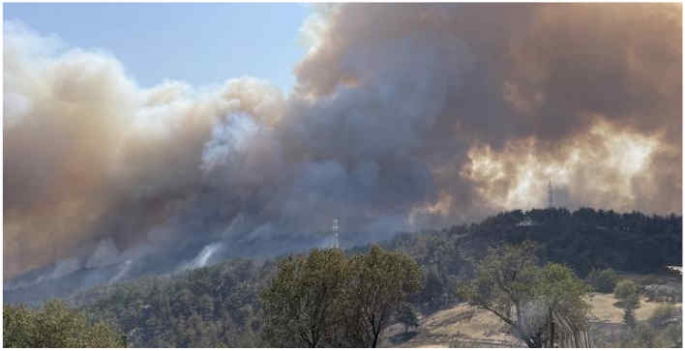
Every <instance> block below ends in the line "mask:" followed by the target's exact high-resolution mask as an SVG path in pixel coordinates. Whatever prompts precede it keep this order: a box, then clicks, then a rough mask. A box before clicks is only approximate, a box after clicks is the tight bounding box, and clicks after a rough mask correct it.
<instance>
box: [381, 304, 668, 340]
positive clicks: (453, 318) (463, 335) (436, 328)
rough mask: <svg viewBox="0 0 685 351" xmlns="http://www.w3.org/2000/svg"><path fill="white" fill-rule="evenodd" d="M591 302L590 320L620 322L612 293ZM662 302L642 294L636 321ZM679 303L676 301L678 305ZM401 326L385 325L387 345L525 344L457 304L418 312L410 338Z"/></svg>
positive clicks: (476, 311)
mask: <svg viewBox="0 0 685 351" xmlns="http://www.w3.org/2000/svg"><path fill="white" fill-rule="evenodd" d="M588 302H589V303H590V306H591V311H590V321H591V322H593V323H598V324H601V325H604V326H611V325H616V326H617V325H620V324H621V323H623V310H622V309H621V308H620V307H617V306H616V305H615V304H616V302H617V300H616V298H614V296H613V294H599V293H594V294H592V295H591V296H589V297H588ZM660 304H661V303H656V302H648V301H647V300H646V299H645V298H644V297H643V298H641V301H640V308H639V309H638V310H637V311H636V312H635V316H636V318H637V320H638V321H642V320H646V319H648V318H649V317H650V316H651V315H652V313H653V312H654V309H656V307H657V306H659V305H660ZM680 305H681V304H676V306H680ZM403 332H404V326H402V325H399V324H398V325H393V326H391V327H390V328H389V329H388V332H387V334H386V335H387V336H388V337H387V339H386V340H385V343H384V345H383V346H386V347H426V348H435V347H525V345H523V344H522V343H521V342H519V341H518V340H517V339H516V338H514V337H513V336H511V335H510V334H508V333H507V332H506V330H505V328H504V323H503V322H501V321H500V320H499V319H498V318H497V317H496V316H495V315H493V314H492V313H490V312H488V311H485V310H480V309H475V308H473V307H470V306H468V305H466V304H459V305H457V306H454V307H452V308H449V309H445V310H441V311H438V312H435V313H433V314H431V315H428V316H421V326H420V327H419V328H418V330H417V333H416V335H415V336H413V337H412V338H411V339H409V340H406V341H403V340H400V337H401V336H402V333H403Z"/></svg>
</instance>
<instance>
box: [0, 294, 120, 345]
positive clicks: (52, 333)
mask: <svg viewBox="0 0 685 351" xmlns="http://www.w3.org/2000/svg"><path fill="white" fill-rule="evenodd" d="M3 327H4V329H3V346H4V347H50V348H64V347H126V340H125V338H124V336H123V335H121V334H119V333H117V332H115V331H114V329H112V328H111V327H110V326H108V325H107V324H104V323H102V322H95V323H90V322H89V321H88V319H87V318H86V316H85V315H84V314H82V313H81V312H79V311H77V310H75V309H72V308H69V307H67V305H66V304H64V303H63V302H61V301H59V300H52V301H49V302H47V303H45V304H44V305H43V306H42V307H41V308H39V309H36V310H32V309H29V308H26V307H25V306H18V307H14V306H9V305H5V306H4V308H3Z"/></svg>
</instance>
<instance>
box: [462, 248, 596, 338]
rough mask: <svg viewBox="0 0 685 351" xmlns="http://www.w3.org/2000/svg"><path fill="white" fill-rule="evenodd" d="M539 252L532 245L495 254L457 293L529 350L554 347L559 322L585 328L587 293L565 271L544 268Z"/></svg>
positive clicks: (494, 251)
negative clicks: (492, 317) (490, 315)
mask: <svg viewBox="0 0 685 351" xmlns="http://www.w3.org/2000/svg"><path fill="white" fill-rule="evenodd" d="M535 250H536V245H535V244H534V243H532V242H524V243H522V244H520V245H502V246H500V247H497V248H491V249H490V250H489V254H488V255H487V256H486V257H485V258H484V259H483V260H481V261H480V262H479V263H478V264H477V266H476V278H475V279H474V280H472V281H471V282H469V283H468V284H465V285H463V286H461V287H460V289H459V292H460V295H461V296H462V297H463V298H464V299H466V300H467V301H468V302H469V303H471V304H472V305H474V306H478V307H481V308H484V309H486V310H488V311H490V312H492V313H493V314H495V315H496V316H497V317H499V318H500V319H501V320H502V321H504V322H505V323H506V324H507V325H509V327H510V328H511V332H512V334H513V335H515V336H516V337H517V338H519V339H521V340H522V341H523V342H525V343H526V345H528V346H529V347H543V346H552V345H554V344H553V343H554V342H555V341H557V339H555V329H554V327H555V324H556V323H558V321H559V320H564V321H571V323H572V324H574V325H575V326H578V327H582V326H583V325H584V324H585V314H586V311H587V309H588V306H587V304H586V303H585V302H584V301H583V299H582V297H583V295H585V293H587V292H588V291H589V289H588V287H587V285H586V284H585V283H584V282H583V281H582V280H580V279H579V278H578V277H577V276H576V275H575V274H574V273H573V271H572V270H570V269H569V268H568V267H566V266H564V265H560V264H548V265H546V266H544V267H540V266H539V265H538V263H537V261H538V259H537V257H536V256H535V254H534V252H535Z"/></svg>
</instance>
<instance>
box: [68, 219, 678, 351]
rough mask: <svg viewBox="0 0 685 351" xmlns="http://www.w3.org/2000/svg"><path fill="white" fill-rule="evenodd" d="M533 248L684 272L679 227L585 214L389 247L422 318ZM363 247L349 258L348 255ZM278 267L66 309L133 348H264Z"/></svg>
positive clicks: (501, 223) (420, 237)
mask: <svg viewBox="0 0 685 351" xmlns="http://www.w3.org/2000/svg"><path fill="white" fill-rule="evenodd" d="M524 240H533V241H536V242H538V243H539V244H541V246H542V248H541V250H540V255H541V259H542V260H543V261H553V262H560V263H566V264H567V265H569V266H570V267H571V268H573V269H574V270H575V271H576V273H578V275H580V276H581V277H584V276H585V275H586V274H587V272H588V271H589V270H590V269H592V268H607V267H611V268H613V269H615V270H618V271H624V272H639V273H645V272H658V271H661V270H662V269H663V268H664V266H666V265H681V242H682V217H680V216H668V217H659V216H652V217H649V216H645V215H643V214H640V213H631V214H617V213H614V212H611V211H610V212H605V211H595V210H592V209H580V210H578V211H575V212H569V211H567V210H565V209H547V210H532V211H528V212H522V211H512V212H507V213H502V214H499V215H497V216H494V217H491V218H488V219H486V220H485V221H483V222H481V223H479V224H471V225H464V226H455V227H451V228H446V229H443V230H435V231H423V232H415V233H403V234H399V235H397V236H396V237H395V238H394V239H393V240H390V241H387V242H384V243H383V244H382V246H383V247H385V248H386V249H390V250H398V251H402V252H405V253H407V254H409V255H410V256H412V257H413V258H414V259H416V260H417V262H419V264H420V265H421V267H422V270H423V273H424V282H423V285H424V289H423V290H422V291H421V292H420V293H419V294H418V295H417V296H415V297H414V298H413V300H412V302H413V304H414V305H415V306H416V307H417V308H420V309H423V310H436V309H440V308H443V307H445V306H447V305H449V304H451V303H454V302H456V301H457V297H456V294H455V290H456V289H455V288H456V285H457V283H459V282H462V281H464V280H466V279H468V278H470V277H472V274H473V263H472V262H474V260H477V259H480V258H482V257H483V256H484V255H485V253H486V252H487V248H488V247H489V246H493V245H497V244H500V243H504V242H509V243H518V242H522V241H524ZM366 250H367V247H357V248H352V249H350V250H347V254H353V253H356V252H359V251H366ZM275 269H276V265H275V263H274V261H267V262H265V263H258V262H255V261H250V260H230V261H226V262H223V263H220V264H217V265H214V266H211V267H205V268H201V269H197V270H194V271H189V272H183V273H180V274H176V275H172V276H164V277H150V278H144V279H139V280H136V281H133V282H129V283H122V284H116V285H112V286H102V287H99V288H95V289H92V290H89V291H86V292H83V293H80V294H78V295H76V296H73V297H72V298H71V299H70V301H71V303H73V304H75V305H79V306H81V308H83V310H85V311H86V312H87V313H88V314H89V315H90V316H91V317H93V318H95V319H100V320H101V319H105V320H109V321H110V322H112V323H113V324H114V325H117V326H118V327H119V328H120V329H121V330H122V331H123V332H124V333H126V335H127V339H128V343H129V345H130V346H149V347H154V346H177V347H189V346H190V347H210V346H222V345H223V346H231V347H238V346H242V347H252V346H265V345H264V344H263V342H262V340H261V338H260V336H259V335H260V332H261V329H262V321H263V318H262V311H261V307H260V304H259V299H258V296H259V291H260V290H261V289H262V288H263V287H264V286H265V285H266V284H267V282H268V281H270V279H271V277H273V274H274V273H275Z"/></svg>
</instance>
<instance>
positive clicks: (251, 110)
mask: <svg viewBox="0 0 685 351" xmlns="http://www.w3.org/2000/svg"><path fill="white" fill-rule="evenodd" d="M4 34H5V44H4V50H5V51H4V60H5V65H4V101H5V103H4V108H3V112H4V138H5V142H4V150H5V151H4V172H5V173H4V191H5V195H4V196H5V197H4V206H5V213H4V223H5V224H4V235H5V236H4V245H5V252H4V260H5V261H4V263H5V269H4V274H5V277H6V278H7V277H11V276H13V275H16V274H18V273H21V272H24V271H26V270H28V269H31V268H35V267H38V266H41V265H45V264H49V263H52V262H55V261H56V260H67V261H61V262H68V263H69V264H68V265H64V264H63V265H62V266H64V267H67V268H68V270H70V271H72V270H74V269H76V267H77V266H79V265H81V266H84V267H97V266H99V265H107V264H111V263H112V262H119V263H122V262H128V263H130V262H131V261H130V260H132V259H136V258H137V257H141V256H142V255H144V254H145V253H147V252H150V251H159V250H164V249H165V248H168V247H172V246H177V245H182V243H184V242H190V241H193V240H197V239H199V238H202V239H203V240H205V241H210V240H222V241H223V242H224V243H226V245H228V246H230V245H231V243H244V242H254V243H259V242H261V241H262V240H271V241H274V240H275V241H278V240H279V238H280V237H281V236H284V235H289V236H293V235H298V234H300V233H312V232H317V231H321V230H322V228H327V227H328V226H329V225H330V223H331V220H332V219H333V218H336V217H338V218H340V222H341V226H342V227H343V228H344V229H345V230H346V231H348V232H356V233H369V235H367V236H365V238H366V240H373V239H378V238H381V237H383V235H387V234H389V233H392V232H393V231H396V230H403V229H409V228H412V227H424V226H439V225H446V224H448V223H454V222H459V221H464V220H474V219H478V218H481V217H482V216H484V215H487V214H490V213H492V212H494V211H499V210H504V209H510V208H519V207H524V208H525V207H536V206H537V207H542V206H544V205H545V199H546V187H547V182H548V180H549V179H551V180H552V181H553V182H554V186H555V197H556V199H558V203H557V204H558V205H560V206H568V207H577V206H595V207H604V208H613V209H616V210H641V211H647V212H658V213H668V212H681V203H680V199H681V192H682V185H681V168H682V167H681V165H682V161H681V156H682V145H681V140H682V136H681V130H682V124H681V123H682V122H681V103H682V101H681V98H682V82H681V77H682V74H681V57H682V56H681V55H682V48H681V8H680V5H679V4H668V5H658V4H648V5H632V4H631V5H623V4H622V5H619V4H605V5H598V4H582V5H581V4H556V5H544V4H536V5H501V4H486V5H475V4H445V5H434V4H420V5H379V4H349V5H342V6H331V7H325V8H320V9H319V10H318V11H317V13H316V14H315V15H313V17H312V18H311V19H310V20H308V21H307V22H306V24H305V26H304V27H303V34H304V36H305V37H306V38H307V39H308V42H309V43H310V45H311V47H310V50H309V52H308V54H307V55H306V57H304V58H303V60H302V61H301V62H300V64H299V65H298V66H297V67H295V72H296V75H297V82H298V83H297V86H296V88H295V89H294V91H293V92H291V94H290V95H288V96H287V97H286V96H284V94H283V93H282V92H281V91H279V90H278V89H277V88H274V87H273V86H272V85H270V84H269V83H268V82H265V81H261V80H258V79H254V78H239V79H232V80H228V81H227V82H226V83H225V84H224V85H223V86H219V87H212V88H204V89H196V88H193V87H190V86H188V85H186V84H184V83H182V82H174V81H168V82H163V83H161V84H160V85H158V86H155V87H152V88H144V87H140V86H138V85H137V84H136V82H135V81H134V80H133V79H132V78H130V77H129V76H128V75H127V73H126V71H125V68H124V67H122V65H121V64H120V63H119V62H118V61H117V60H116V58H114V57H113V56H112V55H110V54H107V53H105V52H101V51H93V50H83V49H68V48H66V46H65V45H63V44H62V43H60V42H59V41H58V40H57V39H55V38H50V37H43V36H40V35H39V34H37V33H33V32H31V30H30V29H27V28H25V27H23V26H22V25H20V24H17V23H11V22H10V23H6V24H5V28H4ZM150 59H156V58H154V57H151V58H150ZM160 59H161V58H160ZM189 64H191V63H189ZM208 258H209V257H207V259H208ZM205 261H206V260H205ZM128 263H127V264H126V269H128V265H129V264H128ZM67 268H64V269H67ZM118 279H119V276H118V275H117V279H116V280H118Z"/></svg>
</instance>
